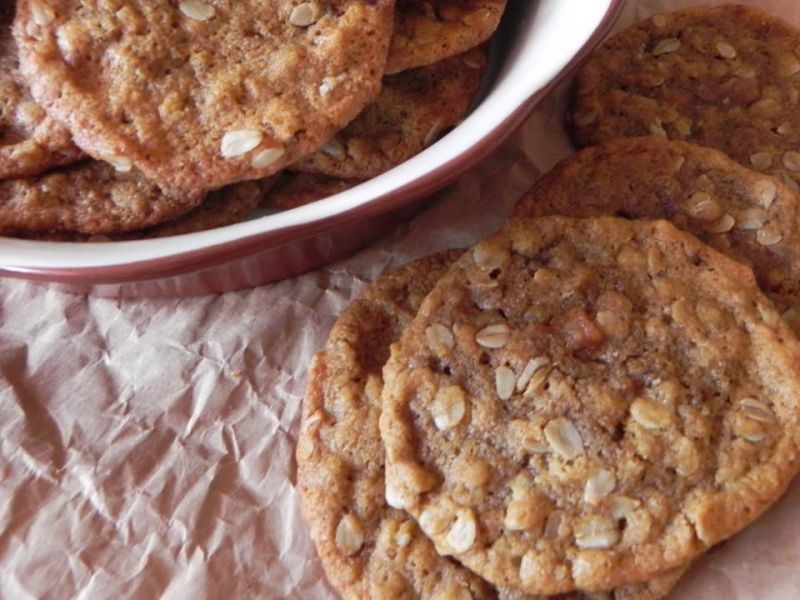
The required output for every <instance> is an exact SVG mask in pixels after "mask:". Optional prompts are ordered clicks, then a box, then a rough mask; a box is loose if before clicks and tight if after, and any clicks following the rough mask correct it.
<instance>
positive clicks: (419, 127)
mask: <svg viewBox="0 0 800 600" xmlns="http://www.w3.org/2000/svg"><path fill="white" fill-rule="evenodd" d="M486 61H487V57H486V50H485V49H484V48H476V49H474V50H471V51H469V52H467V53H465V54H462V55H459V56H455V57H453V58H449V59H446V60H443V61H441V62H438V63H436V64H434V65H430V66H427V67H421V68H419V69H414V70H411V71H405V72H403V73H398V74H397V75H390V76H388V77H385V78H384V80H383V88H382V89H381V93H380V95H379V96H378V99H377V100H376V101H375V102H373V103H372V104H370V105H369V106H368V107H367V108H366V109H364V111H363V112H362V113H361V114H360V115H359V116H358V117H356V119H355V120H354V121H352V122H351V123H350V124H349V125H347V126H346V127H345V128H344V129H342V130H341V131H340V132H338V133H337V134H336V135H335V136H334V137H333V138H332V139H330V140H329V141H328V142H327V143H326V144H325V145H324V146H323V147H322V149H321V150H320V151H318V152H316V153H314V154H312V155H311V156H308V157H306V158H304V159H302V160H300V161H299V162H297V163H295V164H293V165H291V166H290V167H289V168H290V169H291V170H294V171H304V172H310V173H320V174H323V175H330V176H332V177H341V178H357V179H369V178H371V177H377V176H378V175H380V174H381V173H383V172H384V171H388V170H389V169H391V168H392V167H394V166H397V165H399V164H400V163H402V162H404V161H406V160H408V159H409V158H411V157H412V156H414V155H416V154H419V153H420V152H422V150H424V149H425V148H426V147H427V146H430V145H431V144H433V143H434V142H435V141H436V140H437V139H439V137H440V136H441V135H442V134H444V133H445V132H446V131H448V130H449V129H451V128H452V127H454V126H455V125H457V124H458V123H459V122H460V121H461V120H462V119H463V118H464V116H465V115H466V114H467V110H468V109H469V108H470V106H471V105H472V102H473V101H474V99H475V96H476V94H477V93H478V90H479V88H480V86H481V79H482V78H483V74H484V72H485V70H486Z"/></svg>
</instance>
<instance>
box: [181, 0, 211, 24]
mask: <svg viewBox="0 0 800 600" xmlns="http://www.w3.org/2000/svg"><path fill="white" fill-rule="evenodd" d="M179 6H180V9H181V12H182V13H183V14H184V15H185V16H187V17H189V18H190V19H194V20H195V21H208V20H209V19H210V18H211V17H213V16H214V12H215V9H214V7H213V6H211V5H210V4H206V3H205V2H201V1H200V0H181V3H180V5H179Z"/></svg>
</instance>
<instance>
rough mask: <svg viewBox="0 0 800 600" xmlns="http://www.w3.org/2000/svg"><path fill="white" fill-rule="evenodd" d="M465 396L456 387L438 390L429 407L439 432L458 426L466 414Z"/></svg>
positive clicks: (459, 388) (458, 387) (451, 386)
mask: <svg viewBox="0 0 800 600" xmlns="http://www.w3.org/2000/svg"><path fill="white" fill-rule="evenodd" d="M466 406H467V404H466V396H465V394H464V390H463V389H462V388H461V387H460V386H458V385H450V386H447V387H444V388H441V389H439V391H437V392H436V396H435V397H434V399H433V404H432V405H431V413H432V414H433V421H434V423H435V424H436V428H437V429H438V430H439V431H445V430H447V429H451V428H453V427H455V426H456V425H458V424H459V423H460V422H461V420H462V419H463V418H464V413H465V412H466Z"/></svg>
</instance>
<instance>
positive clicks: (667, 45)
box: [653, 38, 681, 56]
mask: <svg viewBox="0 0 800 600" xmlns="http://www.w3.org/2000/svg"><path fill="white" fill-rule="evenodd" d="M680 47H681V41H680V40H679V39H678V38H665V39H663V40H661V41H659V42H658V43H657V44H656V45H655V47H654V48H653V56H661V55H663V54H670V53H672V52H677V51H678V50H679V49H680Z"/></svg>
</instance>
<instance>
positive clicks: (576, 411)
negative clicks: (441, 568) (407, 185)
mask: <svg viewBox="0 0 800 600" xmlns="http://www.w3.org/2000/svg"><path fill="white" fill-rule="evenodd" d="M799 360H800V344H798V342H797V339H796V338H795V337H794V335H793V334H792V333H791V331H790V330H789V329H788V328H787V327H786V325H785V324H783V323H782V322H781V320H780V318H779V316H778V315H777V313H776V311H775V309H774V308H773V307H772V304H771V303H770V302H769V301H768V300H767V299H766V298H765V297H764V296H763V295H762V294H761V292H760V291H759V290H758V287H757V285H756V283H755V280H754V278H753V275H752V272H751V271H750V270H749V269H748V268H747V267H745V266H743V265H741V264H739V263H736V262H734V261H732V260H730V259H728V258H727V257H725V256H723V255H721V254H719V253H717V252H716V251H714V250H712V249H711V248H709V247H707V246H705V245H703V244H702V243H700V242H699V241H698V240H697V239H696V238H694V237H692V236H690V235H688V234H686V233H684V232H681V231H679V230H678V229H676V228H675V227H673V226H672V225H670V224H669V223H667V222H666V221H658V222H651V221H626V220H622V219H616V218H597V219H586V220H578V219H569V218H563V217H544V218H540V219H515V220H512V221H511V222H509V223H508V224H507V226H506V228H505V229H504V230H502V231H501V232H500V233H498V234H496V235H494V236H492V237H490V238H488V239H487V240H486V241H484V242H482V243H480V244H478V245H477V246H476V247H475V248H474V249H473V250H471V251H470V252H468V253H467V254H465V255H464V256H463V257H462V258H460V259H459V260H458V261H457V262H456V264H455V266H454V267H453V268H452V269H451V270H450V271H449V272H448V274H447V275H445V276H444V277H443V278H442V279H440V280H439V282H438V283H437V285H436V287H435V288H434V289H433V291H432V292H431V293H430V294H429V295H428V296H427V298H426V299H425V301H424V302H423V304H422V306H421V308H420V310H419V313H418V315H417V317H416V318H415V319H414V321H413V322H412V323H411V324H410V325H409V326H408V327H407V328H406V329H405V332H404V333H403V336H402V338H401V340H400V342H399V343H398V344H396V345H395V346H393V348H392V354H391V358H390V360H389V361H388V363H387V365H386V367H385V368H384V378H385V381H386V383H385V387H384V392H383V395H382V409H383V412H382V415H381V419H380V428H381V436H382V438H383V440H384V442H385V446H386V497H387V501H388V502H389V504H391V505H392V506H395V507H400V508H405V509H406V510H408V511H409V512H411V514H413V515H414V516H415V517H416V518H417V520H418V521H419V523H420V526H421V528H422V529H423V531H424V532H425V533H426V534H427V535H428V536H429V537H430V538H431V539H433V540H434V541H435V543H436V544H437V548H438V550H439V552H440V553H441V554H446V555H454V556H455V557H456V558H458V559H459V560H460V561H461V562H463V563H464V564H465V565H466V566H468V567H469V568H470V569H472V570H473V571H475V572H476V573H478V574H480V575H481V576H482V577H484V578H486V579H487V580H489V581H491V582H493V583H494V584H495V585H503V586H509V587H515V588H521V589H523V590H524V591H526V592H528V593H542V594H556V593H561V592H568V591H570V590H573V589H576V588H578V589H580V588H584V589H609V588H612V587H615V586H619V585H623V584H625V583H628V582H632V581H641V580H643V579H645V578H648V577H650V576H652V575H653V574H654V573H657V572H661V571H663V570H664V569H667V568H671V567H675V566H677V565H679V564H681V563H684V562H685V561H687V560H690V559H691V558H692V557H694V556H697V555H698V553H700V552H701V551H703V550H705V549H707V548H708V547H709V546H711V545H712V544H715V543H717V542H719V541H721V540H723V539H725V538H727V537H728V536H730V535H732V534H733V533H735V532H736V531H738V530H740V529H741V528H742V527H744V526H746V525H747V524H748V523H750V522H751V521H752V520H753V519H755V518H756V517H758V515H759V514H761V512H762V511H764V510H765V509H766V508H767V507H768V506H769V505H770V504H771V503H772V502H773V501H775V500H776V499H777V498H778V497H779V496H780V494H781V493H782V492H783V491H784V490H785V488H786V486H787V484H788V483H789V481H790V480H791V478H792V477H793V476H794V474H795V473H796V471H797V469H798V465H797V451H798V443H799V442H800V427H799V426H800V411H798V393H800V374H799V373H798V370H797V365H798V364H800V363H798V361H799Z"/></svg>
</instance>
